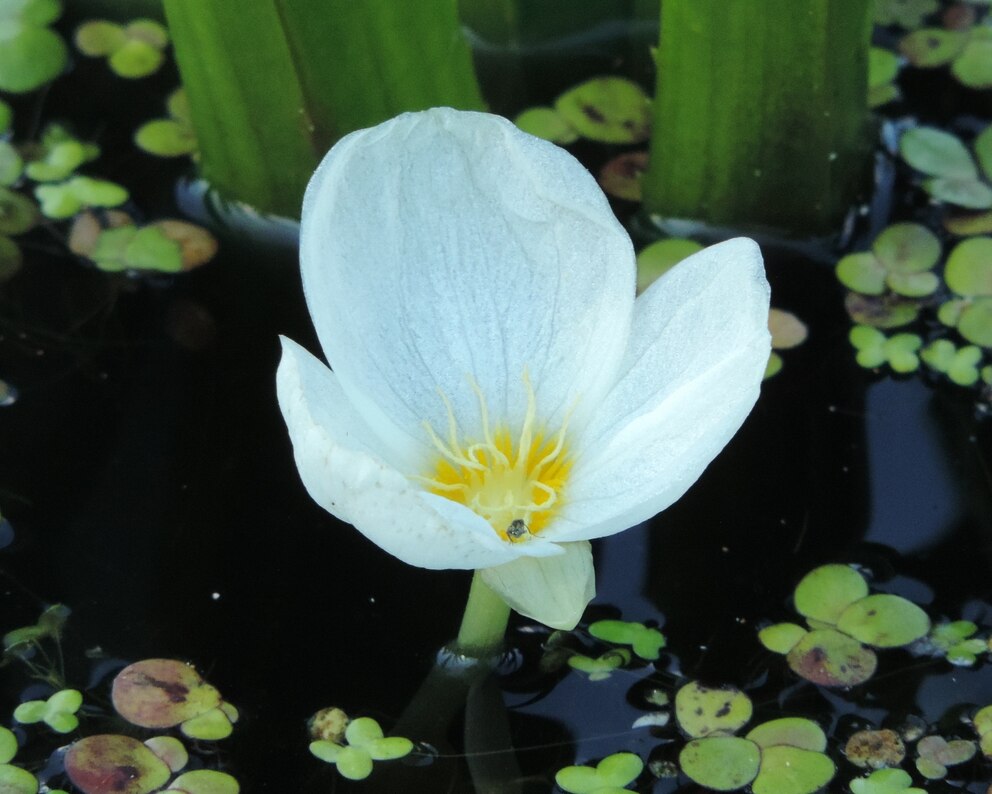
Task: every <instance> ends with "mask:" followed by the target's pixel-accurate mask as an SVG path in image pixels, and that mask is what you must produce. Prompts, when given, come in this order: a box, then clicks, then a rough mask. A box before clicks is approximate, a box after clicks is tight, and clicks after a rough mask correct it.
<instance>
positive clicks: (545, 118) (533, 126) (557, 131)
mask: <svg viewBox="0 0 992 794" xmlns="http://www.w3.org/2000/svg"><path fill="white" fill-rule="evenodd" d="M513 123H514V124H516V125H517V126H518V127H519V128H520V129H522V130H523V131H524V132H527V133H530V134H531V135H535V136H537V137H538V138H544V140H546V141H551V142H552V143H557V144H560V145H562V146H567V145H568V144H570V143H574V142H575V141H577V140H578V139H579V133H577V132H576V131H575V130H574V129H573V128H572V126H571V125H570V124H569V123H568V122H567V121H565V119H563V118H562V117H561V116H560V115H559V114H558V112H557V111H556V110H555V109H554V108H547V107H535V108H527V110H525V111H523V112H522V113H520V114H519V115H518V116H517V117H516V118H515V119H514V120H513Z"/></svg>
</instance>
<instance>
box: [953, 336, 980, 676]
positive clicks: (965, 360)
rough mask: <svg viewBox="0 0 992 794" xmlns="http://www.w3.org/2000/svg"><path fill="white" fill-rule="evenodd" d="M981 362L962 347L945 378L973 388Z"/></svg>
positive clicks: (973, 351)
mask: <svg viewBox="0 0 992 794" xmlns="http://www.w3.org/2000/svg"><path fill="white" fill-rule="evenodd" d="M981 360H982V351H981V350H980V349H979V348H977V347H975V346H974V345H969V346H967V347H963V348H961V349H960V350H959V351H958V352H957V354H956V355H955V356H954V359H953V361H952V362H951V365H950V366H949V367H948V368H947V377H948V378H950V379H951V381H952V382H953V383H956V384H957V385H958V386H974V385H975V384H976V383H978V378H979V372H978V364H979V362H980V361H981ZM949 657H950V654H949ZM952 661H953V660H952Z"/></svg>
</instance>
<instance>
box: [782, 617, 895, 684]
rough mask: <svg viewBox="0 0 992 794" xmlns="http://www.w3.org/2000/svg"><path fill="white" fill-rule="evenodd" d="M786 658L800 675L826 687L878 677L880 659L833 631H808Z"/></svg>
mask: <svg viewBox="0 0 992 794" xmlns="http://www.w3.org/2000/svg"><path fill="white" fill-rule="evenodd" d="M786 659H787V661H788V663H789V667H790V668H792V670H793V672H795V673H796V674H797V675H799V676H801V677H802V678H805V679H806V680H807V681H812V682H813V683H814V684H821V685H823V686H838V687H850V686H856V685H857V684H862V683H864V682H865V681H867V680H868V679H869V678H871V677H872V676H873V675H874V674H875V668H876V667H877V665H878V659H877V657H876V656H875V654H874V653H873V652H872V651H871V649H869V648H866V647H865V646H864V645H862V644H861V643H860V642H858V641H857V640H855V639H854V638H852V637H849V636H848V635H846V634H842V633H841V632H839V631H835V630H833V629H816V630H814V631H810V632H808V633H807V634H806V635H805V636H804V637H803V638H802V639H801V640H799V642H797V643H796V645H795V646H794V647H793V648H792V650H791V651H789V653H788V655H787V656H786Z"/></svg>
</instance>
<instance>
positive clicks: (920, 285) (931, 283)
mask: <svg viewBox="0 0 992 794" xmlns="http://www.w3.org/2000/svg"><path fill="white" fill-rule="evenodd" d="M885 283H886V284H888V286H889V289H891V290H892V291H893V292H895V293H896V294H897V295H905V296H906V297H907V298H923V297H926V296H927V295H933V293H935V292H936V291H937V288H938V287H940V279H939V278H937V275H936V274H935V273H889V275H888V276H887V277H886V279H885Z"/></svg>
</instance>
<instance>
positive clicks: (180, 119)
mask: <svg viewBox="0 0 992 794" xmlns="http://www.w3.org/2000/svg"><path fill="white" fill-rule="evenodd" d="M165 104H166V109H167V110H168V111H169V118H167V119H153V120H152V121H149V122H146V123H145V124H142V125H141V126H140V127H139V128H138V131H137V132H135V134H134V143H135V145H136V146H137V147H138V148H139V149H143V150H144V151H146V152H148V153H149V154H154V155H156V156H158V157H181V156H183V155H186V154H194V153H195V152H196V150H197V147H198V143H197V140H196V133H195V132H194V131H193V123H192V120H191V118H190V112H189V101H188V100H187V99H186V91H185V90H183V89H182V88H177V89H176V90H175V91H173V92H172V93H171V94H170V95H169V98H168V99H167V100H166V103H165Z"/></svg>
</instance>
